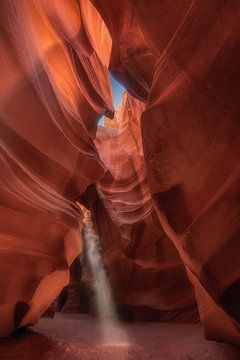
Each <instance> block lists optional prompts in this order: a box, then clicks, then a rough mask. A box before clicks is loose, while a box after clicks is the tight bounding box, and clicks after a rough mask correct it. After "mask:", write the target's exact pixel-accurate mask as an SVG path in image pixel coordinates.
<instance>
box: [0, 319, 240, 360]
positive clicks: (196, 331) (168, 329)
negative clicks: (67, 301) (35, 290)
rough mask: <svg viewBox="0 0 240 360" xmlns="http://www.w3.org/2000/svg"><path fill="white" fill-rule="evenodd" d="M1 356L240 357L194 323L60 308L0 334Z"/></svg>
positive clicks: (45, 359) (99, 359) (74, 359)
mask: <svg viewBox="0 0 240 360" xmlns="http://www.w3.org/2000/svg"><path fill="white" fill-rule="evenodd" d="M0 359H1V360H13V359H14V360H15V359H19V360H20V359H21V360H63V359H68V360H90V359H91V360H131V359H132V360H146V359H153V360H239V359H240V349H235V348H232V347H230V346H228V345H224V344H221V343H216V342H212V341H206V340H205V339H204V336H203V332H202V329H201V327H200V326H198V325H179V324H176V325H175V324H163V323H131V324H120V328H119V326H118V323H117V324H116V323H115V322H114V323H113V324H112V323H110V322H107V323H106V324H105V328H103V325H102V323H101V322H100V321H98V320H96V319H93V318H89V317H88V316H83V315H69V314H58V315H57V316H56V318H55V319H54V320H51V319H42V320H41V321H40V322H39V324H38V325H37V326H35V327H33V328H32V329H31V330H30V329H28V330H27V331H26V332H18V333H16V334H15V335H14V336H12V337H11V338H9V339H4V340H0Z"/></svg>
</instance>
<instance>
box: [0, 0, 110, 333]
mask: <svg viewBox="0 0 240 360" xmlns="http://www.w3.org/2000/svg"><path fill="white" fill-rule="evenodd" d="M71 4H72V3H71V2H65V1H56V2H53V1H52V2H51V4H50V3H49V2H44V1H41V2H35V1H18V0H16V1H8V0H7V1H5V2H4V4H2V6H1V11H0V16H1V33H0V43H1V63H0V73H1V97H0V114H1V120H0V128H1V186H0V192H1V225H0V234H1V245H0V256H1V261H0V262H1V277H0V289H1V292H0V334H1V335H7V334H9V333H10V332H11V331H12V330H13V329H14V328H16V327H18V326H23V325H26V324H29V323H35V322H36V321H37V320H38V318H39V316H40V315H41V313H43V312H44V311H45V309H46V308H47V307H48V306H49V304H50V303H51V302H52V301H53V300H54V298H55V297H56V296H57V295H58V293H59V292H60V291H61V289H62V287H63V286H64V285H66V284H67V282H68V279H69V271H68V266H69V265H70V264H71V262H72V261H73V260H74V258H75V257H76V255H77V254H79V253H80V251H81V245H82V244H81V237H80V231H79V224H78V223H79V221H80V217H79V211H78V208H77V207H76V206H75V205H74V203H73V200H75V199H76V198H77V196H78V195H79V194H81V193H82V192H83V191H84V190H85V189H86V187H87V186H88V185H90V184H91V183H92V182H94V181H96V179H98V178H99V177H101V176H102V174H103V173H104V171H105V168H104V165H103V164H102V163H101V162H100V160H99V157H98V154H97V150H96V147H95V145H94V143H93V141H92V139H91V134H93V133H94V131H95V130H96V119H97V116H98V115H99V114H100V113H104V112H107V113H108V114H109V113H110V112H112V111H113V108H112V104H111V93H110V86H109V76H108V72H107V64H105V63H104V61H107V60H106V56H104V51H106V49H104V51H103V53H102V54H98V52H97V49H96V51H95V49H94V44H93V42H91V34H92V29H91V26H90V28H89V29H87V28H86V26H83V22H84V19H83V20H82V18H81V17H80V12H79V9H77V10H76V9H75V8H72V7H71ZM68 5H69V6H68ZM61 6H63V7H64V9H62V8H61ZM63 11H64V16H66V19H65V20H64V19H63V17H62V16H63ZM81 14H84V9H83V10H82V12H81ZM88 14H90V15H91V16H92V17H94V19H95V20H96V21H97V19H98V22H97V23H96V24H97V29H98V32H100V31H101V33H102V34H103V36H106V34H107V31H106V28H104V27H103V22H102V20H101V18H100V16H99V15H98V14H96V11H95V12H94V9H93V14H91V12H89V13H88ZM97 17H98V18H97ZM90 25H91V23H90ZM104 29H105V30H104ZM76 30H78V31H76ZM86 32H87V33H86ZM109 41H110V38H109ZM110 45H111V42H110V43H109V47H110ZM80 225H81V224H80ZM16 267H17V269H16Z"/></svg>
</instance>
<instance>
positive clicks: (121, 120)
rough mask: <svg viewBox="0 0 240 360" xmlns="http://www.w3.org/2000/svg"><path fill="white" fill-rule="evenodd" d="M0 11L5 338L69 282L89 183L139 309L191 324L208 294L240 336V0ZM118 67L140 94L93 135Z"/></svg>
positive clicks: (118, 292) (114, 264)
mask: <svg viewBox="0 0 240 360" xmlns="http://www.w3.org/2000/svg"><path fill="white" fill-rule="evenodd" d="M92 4H93V5H95V7H96V9H97V10H98V12H99V13H98V12H97V10H96V9H95V8H94V7H93V6H92ZM0 17H1V27H0V46H1V62H0V73H1V82H2V83H1V85H2V86H1V89H0V91H1V93H0V115H1V116H0V118H1V120H0V126H1V134H2V136H1V169H2V172H1V187H0V192H1V220H2V221H1V224H0V226H1V228H0V234H1V242H0V257H1V260H0V261H1V262H0V264H1V265H0V269H1V275H0V288H1V294H0V329H1V335H7V334H9V333H10V332H11V331H12V330H13V329H14V328H16V327H19V326H23V325H25V324H29V323H35V322H36V321H37V319H38V318H39V316H40V315H41V314H42V313H43V311H44V310H45V309H46V308H47V307H48V305H49V304H50V303H51V301H52V300H53V299H54V298H55V297H56V296H57V294H58V293H59V292H60V291H61V288H62V287H63V286H64V285H65V284H66V283H67V282H68V277H69V272H68V266H69V265H70V264H71V263H72V261H73V260H74V258H75V257H76V255H77V254H79V253H80V252H81V237H80V235H79V234H80V231H79V228H81V214H79V211H78V208H76V207H75V205H74V200H76V199H77V198H79V197H80V196H81V195H82V197H81V199H82V201H83V202H85V203H86V205H88V207H89V208H91V210H92V212H93V216H94V219H95V224H96V227H97V229H98V232H99V234H100V235H101V238H102V241H103V246H104V249H105V254H104V259H105V262H106V265H107V267H108V269H109V277H110V281H111V284H112V287H113V292H114V295H115V298H116V300H117V302H118V303H119V304H124V305H126V306H129V307H130V309H131V310H132V311H133V318H135V319H136V318H138V316H139V317H140V318H141V317H144V316H146V317H149V316H150V313H151V312H152V313H153V314H154V315H153V317H156V311H157V314H158V315H157V316H158V318H159V319H162V320H178V321H183V320H189V321H195V320H196V319H197V313H196V306H195V301H197V304H198V311H199V314H200V318H201V321H202V323H203V325H204V329H205V333H206V336H207V337H208V338H211V339H217V340H221V341H227V342H230V343H235V344H239V343H240V325H239V319H240V315H239V312H240V311H239V301H240V294H239V292H240V291H239V288H240V286H239V279H240V256H239V254H238V251H237V249H238V248H239V245H240V243H239V242H240V239H239V201H237V198H238V197H239V192H240V186H239V170H240V167H239V142H240V139H239V134H240V131H239V121H238V119H239V106H238V102H239V101H238V100H239V95H240V84H239V79H240V76H239V75H240V70H239V54H240V53H239V31H240V27H239V18H240V4H238V2H233V1H224V2H223V1H218V0H212V1H208V0H204V1H201V2H200V1H190V0H180V1H179V0H178V1H161V2H159V1H151V3H149V2H146V1H145V0H122V1H106V0H92V1H91V2H90V1H89V0H81V1H77V0H75V1H72V0H69V1H67V0H53V1H51V2H50V1H47V0H40V1H39V0H38V1H34V0H31V1H27V0H26V1H25V0H5V1H4V2H3V4H2V5H1V10H0ZM102 19H103V20H104V22H105V24H106V25H105V24H104V22H103V20H102ZM223 19H224V22H223ZM108 31H109V32H108ZM108 67H110V69H111V71H112V72H113V74H114V75H115V76H116V77H117V78H118V79H119V80H120V81H121V82H122V83H124V84H125V86H126V89H127V90H128V92H129V94H131V95H132V96H130V95H125V96H124V99H123V105H122V107H121V108H120V109H119V110H118V111H117V113H116V115H115V117H114V119H113V120H112V123H110V120H105V123H106V127H105V128H102V127H99V128H98V131H97V133H96V130H97V126H96V125H97V120H98V118H99V115H101V114H104V113H105V114H106V115H107V116H109V117H113V106H112V101H111V89H110V84H109V76H108V72H107V68H108ZM133 96H134V97H133ZM137 99H138V100H137ZM141 135H142V144H141V140H140V139H141ZM91 184H95V188H88V186H89V185H91ZM87 188H88V190H87V191H85V190H86V189H87ZM13 264H14V266H13ZM16 266H18V271H17V272H16V269H15V267H16ZM30 269H31V271H30ZM186 274H187V276H186ZM16 275H17V276H16ZM192 285H193V287H194V293H193V289H192ZM139 309H141V311H140V310H139Z"/></svg>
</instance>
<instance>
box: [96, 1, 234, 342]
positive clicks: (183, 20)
mask: <svg viewBox="0 0 240 360" xmlns="http://www.w3.org/2000/svg"><path fill="white" fill-rule="evenodd" d="M93 3H94V4H95V5H96V7H97V8H98V10H99V11H100V13H101V15H102V16H103V19H104V20H105V22H106V24H107V26H108V27H109V31H110V33H111V35H112V37H113V54H112V59H111V69H112V71H113V72H114V73H115V74H116V75H117V76H118V77H119V78H121V80H122V81H123V82H124V83H125V84H126V85H127V88H128V89H129V90H130V91H131V92H132V93H134V94H137V95H138V96H139V97H140V98H142V99H147V104H146V110H145V112H144V113H143V116H142V119H141V130H142V137H143V148H144V156H145V163H146V168H147V176H148V184H149V187H150V191H151V194H152V196H153V198H154V202H155V208H156V211H157V213H158V217H159V220H160V222H161V225H162V227H163V229H164V231H165V233H166V235H167V236H168V237H169V238H170V239H171V240H172V241H173V243H174V245H175V247H176V248H177V250H178V252H179V255H180V257H181V259H182V261H183V263H184V264H185V267H186V270H187V272H188V276H189V279H190V280H191V282H192V283H193V285H194V287H195V293H196V299H197V302H198V306H199V310H200V316H201V320H202V322H203V325H204V327H205V332H206V335H207V337H208V338H214V339H219V340H225V341H229V342H232V343H239V342H240V335H239V330H240V326H239V322H238V320H239V310H237V308H236V300H234V297H236V296H238V299H239V290H237V289H239V285H238V284H239V278H240V273H239V271H240V256H239V254H238V253H237V252H236V249H237V248H238V247H239V241H240V239H239V205H238V203H237V202H236V199H237V197H238V196H239V190H240V187H239V141H240V139H239V134H240V131H239V122H238V120H237V119H238V118H239V107H238V105H237V104H238V99H239V95H240V83H239V78H240V77H239V75H240V73H239V29H240V28H239V16H240V4H237V3H233V2H230V1H226V2H219V1H217V0H216V1H211V2H208V1H203V2H192V1H181V2H179V1H178V2H169V1H163V2H161V4H159V2H157V1H156V2H153V3H151V6H149V4H148V3H146V2H145V1H143V0H136V1H127V0H126V1H122V2H119V4H118V8H117V7H116V6H115V4H113V3H111V2H103V1H101V0H93ZM117 14H118V16H117ZM119 14H120V15H119ZM116 17H120V19H119V20H118V22H117V24H115V21H114V19H115V18H116ZM222 19H224V23H223V21H222ZM117 44H121V46H120V47H119V46H117ZM147 94H149V95H148V98H147ZM234 289H235V291H234ZM231 304H232V305H234V304H235V308H233V307H232V306H231ZM216 319H218V321H216Z"/></svg>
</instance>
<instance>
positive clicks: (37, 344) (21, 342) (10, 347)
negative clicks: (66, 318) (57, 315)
mask: <svg viewBox="0 0 240 360" xmlns="http://www.w3.org/2000/svg"><path fill="white" fill-rule="evenodd" d="M49 352H54V354H56V355H57V354H58V353H59V354H60V348H59V347H58V345H57V343H56V342H55V341H53V340H52V339H51V338H50V337H47V336H45V335H43V334H41V333H38V332H35V331H32V330H31V329H29V328H21V329H19V330H16V331H15V332H14V333H13V334H12V335H11V336H10V337H8V338H6V339H0V359H1V360H15V359H19V360H20V359H24V360H33V359H34V360H38V359H44V358H45V355H46V354H48V353H49ZM56 359H57V357H56Z"/></svg>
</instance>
